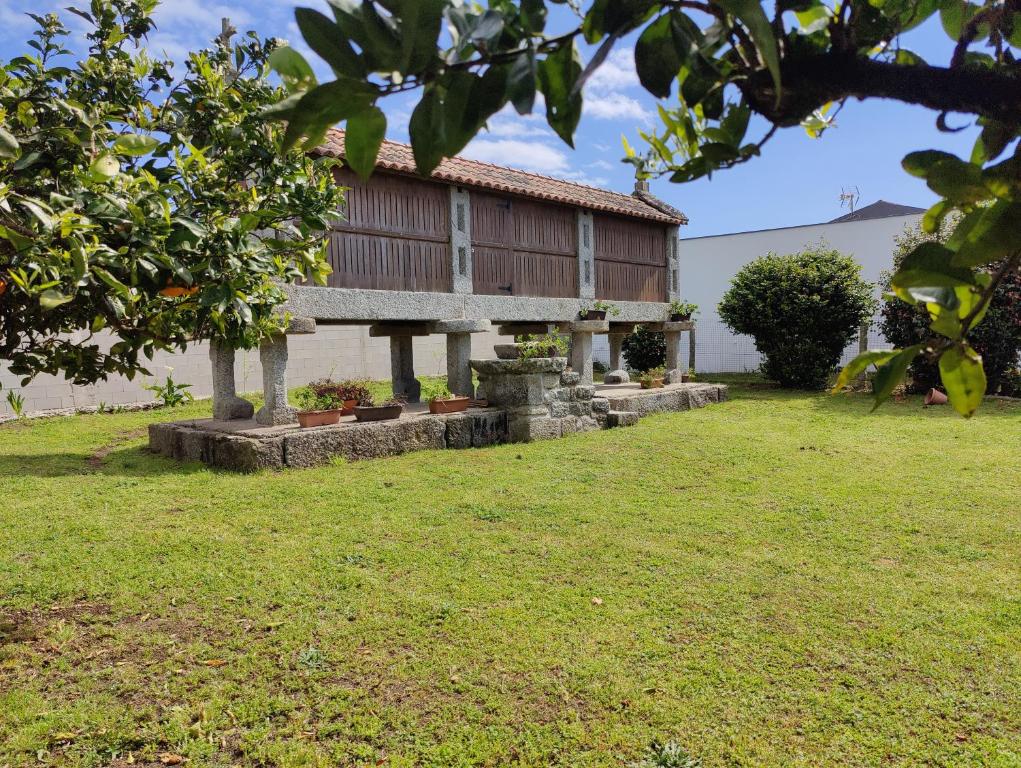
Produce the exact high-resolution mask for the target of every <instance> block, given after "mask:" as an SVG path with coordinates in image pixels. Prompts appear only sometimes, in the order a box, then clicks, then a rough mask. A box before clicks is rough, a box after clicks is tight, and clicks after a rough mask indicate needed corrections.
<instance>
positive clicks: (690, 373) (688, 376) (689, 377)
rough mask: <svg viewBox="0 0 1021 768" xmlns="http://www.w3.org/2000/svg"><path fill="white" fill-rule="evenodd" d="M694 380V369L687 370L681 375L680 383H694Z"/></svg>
mask: <svg viewBox="0 0 1021 768" xmlns="http://www.w3.org/2000/svg"><path fill="white" fill-rule="evenodd" d="M694 380H695V369H694V368H689V369H688V370H687V371H686V372H685V373H682V374H681V381H682V382H685V383H686V382H689V381H694Z"/></svg>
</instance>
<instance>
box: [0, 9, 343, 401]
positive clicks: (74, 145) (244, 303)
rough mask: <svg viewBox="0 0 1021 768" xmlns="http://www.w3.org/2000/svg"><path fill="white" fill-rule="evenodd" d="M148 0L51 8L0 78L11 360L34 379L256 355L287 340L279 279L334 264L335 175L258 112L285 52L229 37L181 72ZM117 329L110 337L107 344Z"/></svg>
mask: <svg viewBox="0 0 1021 768" xmlns="http://www.w3.org/2000/svg"><path fill="white" fill-rule="evenodd" d="M155 4H156V3H155V0H93V2H92V3H91V6H90V7H89V8H88V9H87V10H81V9H72V11H73V12H74V13H75V14H77V15H78V16H79V17H81V19H82V20H83V21H84V22H85V24H86V25H87V30H88V31H87V33H86V35H85V37H86V40H85V45H86V46H87V51H85V52H84V55H83V56H82V57H81V58H80V59H79V60H78V61H77V62H76V63H71V57H72V53H71V51H70V50H69V49H68V47H67V46H68V45H69V32H68V30H67V28H66V27H65V26H64V24H63V23H62V21H61V20H60V18H58V17H57V16H56V15H48V16H45V17H42V16H33V18H34V19H35V21H36V23H37V24H38V30H37V31H36V33H35V34H34V35H33V37H32V39H31V40H30V41H29V42H28V46H29V48H30V49H31V51H30V52H29V53H26V54H25V55H23V56H19V57H17V58H14V59H12V60H11V61H9V62H7V63H6V64H5V65H4V66H3V67H2V69H0V358H5V359H7V360H10V361H11V370H12V371H14V372H15V373H18V374H23V375H25V376H26V377H31V376H33V375H35V374H36V373H39V372H47V373H54V374H56V373H60V372H63V373H64V374H65V375H66V376H67V377H68V378H70V379H72V380H73V381H74V382H75V383H89V382H93V381H95V380H97V379H101V378H105V377H106V376H107V375H109V374H111V373H122V374H126V375H127V376H129V377H130V376H132V375H133V374H134V373H135V372H136V371H137V370H144V368H143V365H144V358H143V356H144V357H151V356H152V354H153V352H154V351H155V350H157V349H182V348H184V347H186V346H187V344H188V343H190V342H191V341H193V340H195V339H199V338H216V339H219V340H221V341H224V342H226V343H229V344H231V345H232V346H235V347H250V346H252V345H254V344H256V343H258V341H259V339H260V338H261V337H263V336H265V335H267V334H271V333H274V332H279V330H280V328H281V326H282V324H283V322H284V318H282V317H281V316H280V315H279V313H278V311H277V310H276V307H277V306H278V305H279V304H280V303H281V302H282V301H284V300H285V298H286V295H285V294H284V292H283V290H282V288H281V287H280V283H281V282H291V281H295V280H298V279H301V278H303V277H305V276H307V275H313V276H320V277H321V276H322V275H323V274H324V270H326V269H327V268H326V266H325V262H324V254H323V239H322V236H321V234H320V233H321V231H322V230H323V229H324V228H325V227H326V225H327V220H328V218H329V217H330V216H332V215H334V213H335V212H336V211H337V209H338V208H339V205H340V203H341V192H340V191H339V190H338V189H337V188H336V187H335V185H334V184H333V179H332V175H331V173H330V171H329V167H328V165H326V164H323V162H321V161H320V162H318V163H317V162H313V161H312V160H311V159H310V158H309V157H307V156H306V155H305V154H304V153H301V152H290V153H287V154H283V155H282V154H281V153H280V151H279V147H280V142H281V138H282V137H281V134H282V130H281V129H280V128H278V127H275V126H271V125H267V123H266V122H265V121H264V119H263V118H262V117H261V110H262V109H263V108H264V107H266V106H267V105H272V104H274V103H275V102H277V101H279V99H280V98H281V97H282V95H283V94H282V91H281V90H280V89H279V88H277V87H274V86H272V85H271V84H270V83H269V82H268V81H267V79H266V78H267V75H268V74H269V67H268V64H267V57H268V56H269V55H272V50H273V47H274V44H273V43H272V42H265V41H260V40H259V39H258V37H257V36H256V35H254V34H253V33H249V34H248V36H247V37H246V38H244V39H243V42H240V43H236V44H232V42H231V34H228V33H226V32H225V34H223V35H221V37H220V38H218V39H217V41H216V43H215V45H214V46H213V47H212V48H210V49H209V50H205V51H200V52H198V53H193V54H191V55H190V56H189V57H188V60H187V62H186V63H185V71H184V72H183V74H182V75H181V77H180V78H179V79H175V78H174V72H173V69H172V64H171V63H170V62H168V61H164V60H160V59H156V58H152V57H151V56H150V55H149V54H148V53H147V52H146V51H145V49H144V48H140V47H139V46H140V44H141V43H142V42H143V41H144V37H145V35H146V34H147V33H148V32H149V31H150V30H151V29H152V28H153V22H152V19H151V17H150V13H151V11H152V10H153V7H154V6H155ZM100 331H109V332H110V333H112V334H113V337H114V338H113V341H112V342H111V343H109V344H107V343H105V342H102V341H101V340H100V338H98V337H96V334H97V333H99V332H100Z"/></svg>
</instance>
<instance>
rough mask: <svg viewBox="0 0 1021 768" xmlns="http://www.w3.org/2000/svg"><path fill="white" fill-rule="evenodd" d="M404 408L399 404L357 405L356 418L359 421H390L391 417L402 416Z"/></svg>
mask: <svg viewBox="0 0 1021 768" xmlns="http://www.w3.org/2000/svg"><path fill="white" fill-rule="evenodd" d="M403 410H404V406H403V405H399V404H398V405H375V406H372V407H366V406H363V405H356V406H355V418H356V419H358V421H389V420H390V419H397V418H400V415H401V412H402V411H403Z"/></svg>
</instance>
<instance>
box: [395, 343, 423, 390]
mask: <svg viewBox="0 0 1021 768" xmlns="http://www.w3.org/2000/svg"><path fill="white" fill-rule="evenodd" d="M411 342H412V337H411V336H391V337H390V380H391V382H392V383H393V390H394V395H399V396H401V397H404V399H405V400H407V401H408V402H409V403H417V402H419V401H420V400H421V399H422V385H421V383H419V381H418V379H416V378H415V351H414V347H413V346H412V343H411Z"/></svg>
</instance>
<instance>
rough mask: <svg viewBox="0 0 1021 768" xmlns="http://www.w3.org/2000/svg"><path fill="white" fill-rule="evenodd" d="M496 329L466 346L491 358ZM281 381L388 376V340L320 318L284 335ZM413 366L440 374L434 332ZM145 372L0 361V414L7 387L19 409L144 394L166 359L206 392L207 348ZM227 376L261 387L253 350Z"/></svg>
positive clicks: (177, 374) (442, 361) (424, 339)
mask: <svg viewBox="0 0 1021 768" xmlns="http://www.w3.org/2000/svg"><path fill="white" fill-rule="evenodd" d="M501 340H506V339H503V337H501V336H498V335H497V334H496V333H495V332H491V333H476V334H473V335H472V354H473V356H475V357H479V358H493V357H495V356H496V355H495V354H494V353H493V345H494V344H497V343H500V341H501ZM288 343H289V347H288V369H287V371H288V385H289V386H292V387H296V386H301V385H303V384H307V383H308V382H310V381H313V380H315V379H318V378H321V377H323V376H332V377H333V378H336V379H388V378H390V340H389V339H385V338H380V339H376V338H369V329H368V326H322V327H320V328H319V330H318V331H317V332H316V333H315V334H312V335H308V336H289V337H288ZM414 343H415V373H416V374H417V375H422V376H429V375H439V374H442V375H446V372H447V347H446V337H445V336H442V335H432V336H420V337H417V338H415V341H414ZM147 367H148V368H149V370H150V371H151V373H152V376H142V375H139V376H136V377H135V379H134V380H133V381H129V380H128V379H126V378H124V377H121V376H112V377H110V379H109V380H108V381H105V382H100V383H98V384H95V385H93V386H89V387H73V386H71V385H70V384H69V383H68V382H66V381H64V379H62V378H57V377H54V376H37V377H36V378H35V379H34V380H33V381H32V382H31V383H30V384H28V386H26V387H22V386H21V377H20V376H15V375H14V374H12V373H11V372H10V371H9V370H8V367H7V365H6V364H5V363H4V362H3V361H0V384H2V385H3V389H2V390H0V416H7V415H10V414H11V409H10V406H9V405H8V403H7V392H8V391H9V390H14V391H15V392H19V393H20V394H21V395H22V397H24V398H25V411H26V412H27V413H34V412H38V411H50V410H62V409H67V408H82V407H89V406H97V405H99V404H100V403H105V404H106V405H108V406H113V405H118V404H127V403H140V402H150V401H151V400H153V395H152V393H151V392H148V391H146V390H145V388H144V386H145V385H146V384H152V383H153V382H154V381H156V380H158V381H159V382H160V383H162V382H163V381H164V380H165V379H166V376H167V373H168V367H171V368H173V377H174V381H176V382H178V383H182V384H191V385H192V388H191V390H190V391H191V392H192V394H194V395H195V396H196V397H201V396H208V395H210V394H212V389H211V387H212V381H211V376H210V366H209V350H208V347H207V346H206V344H204V343H202V344H196V345H194V346H191V347H189V348H188V349H187V351H185V352H178V353H175V354H167V353H159V354H157V355H156V356H155V358H154V360H153V361H152V362H151V363H150V364H148V365H147ZM235 377H236V380H237V387H238V391H239V392H255V391H260V390H261V389H262V367H261V366H260V365H259V351H258V350H257V349H255V350H249V351H245V350H239V351H238V353H237V358H236V370H235Z"/></svg>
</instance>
